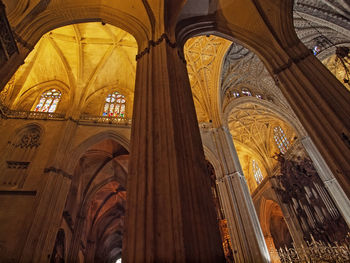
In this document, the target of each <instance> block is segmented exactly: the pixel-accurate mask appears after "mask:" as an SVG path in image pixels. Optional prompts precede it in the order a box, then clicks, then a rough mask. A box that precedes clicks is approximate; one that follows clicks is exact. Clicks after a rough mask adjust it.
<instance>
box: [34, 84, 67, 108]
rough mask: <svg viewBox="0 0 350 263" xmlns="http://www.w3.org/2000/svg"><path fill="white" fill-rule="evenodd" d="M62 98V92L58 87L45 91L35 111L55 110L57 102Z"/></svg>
mask: <svg viewBox="0 0 350 263" xmlns="http://www.w3.org/2000/svg"><path fill="white" fill-rule="evenodd" d="M60 99H61V92H60V91H59V90H57V89H50V90H48V91H45V92H44V93H43V94H42V95H41V97H40V100H39V102H38V104H37V105H36V107H35V109H34V111H40V112H55V110H56V108H57V104H58V103H59V101H60Z"/></svg>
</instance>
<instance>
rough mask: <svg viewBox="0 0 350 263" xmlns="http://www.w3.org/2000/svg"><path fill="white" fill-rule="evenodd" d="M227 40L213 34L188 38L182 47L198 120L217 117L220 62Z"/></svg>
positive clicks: (215, 118)
mask: <svg viewBox="0 0 350 263" xmlns="http://www.w3.org/2000/svg"><path fill="white" fill-rule="evenodd" d="M230 44H231V42H230V41H228V40H226V39H223V38H220V37H216V36H208V37H207V36H199V37H194V38H191V39H189V40H188V41H187V42H186V44H185V47H184V50H185V57H186V61H187V71H188V75H189V79H190V84H191V87H192V94H193V99H194V103H195V106H196V112H197V117H198V121H199V122H209V120H213V121H214V122H215V121H217V120H218V116H217V114H218V112H219V107H218V97H219V93H218V92H219V90H218V87H219V79H220V73H221V72H220V71H221V63H222V61H223V58H224V55H225V53H226V50H227V48H228V47H229V45H230Z"/></svg>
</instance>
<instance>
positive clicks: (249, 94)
mask: <svg viewBox="0 0 350 263" xmlns="http://www.w3.org/2000/svg"><path fill="white" fill-rule="evenodd" d="M242 94H243V95H244V96H252V93H251V92H250V91H249V89H247V88H243V89H242Z"/></svg>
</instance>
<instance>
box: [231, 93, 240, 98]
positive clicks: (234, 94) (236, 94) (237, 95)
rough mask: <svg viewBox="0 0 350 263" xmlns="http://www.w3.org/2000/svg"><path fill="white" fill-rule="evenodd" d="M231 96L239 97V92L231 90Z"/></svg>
mask: <svg viewBox="0 0 350 263" xmlns="http://www.w3.org/2000/svg"><path fill="white" fill-rule="evenodd" d="M231 94H232V96H233V97H234V98H238V97H239V92H238V91H232V93H231Z"/></svg>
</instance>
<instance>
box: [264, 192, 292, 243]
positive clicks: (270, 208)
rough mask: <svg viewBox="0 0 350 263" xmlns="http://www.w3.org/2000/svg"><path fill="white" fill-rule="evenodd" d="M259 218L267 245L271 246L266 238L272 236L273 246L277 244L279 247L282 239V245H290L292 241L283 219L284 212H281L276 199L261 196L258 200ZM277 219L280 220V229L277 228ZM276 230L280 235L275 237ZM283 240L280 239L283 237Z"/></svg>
mask: <svg viewBox="0 0 350 263" xmlns="http://www.w3.org/2000/svg"><path fill="white" fill-rule="evenodd" d="M259 219H260V225H261V229H262V231H263V234H264V236H265V240H266V243H267V245H268V246H269V245H270V246H271V245H272V244H269V243H271V240H268V239H269V238H271V237H272V239H273V241H272V242H273V246H274V247H275V246H278V247H277V248H279V247H281V244H282V243H283V241H284V242H285V244H284V245H286V246H290V245H291V242H292V238H291V234H290V232H289V229H288V225H287V223H286V221H285V219H284V214H283V212H282V209H281V207H280V206H279V205H278V203H277V202H276V200H271V199H266V198H264V197H263V198H262V200H261V202H260V212H259ZM278 221H281V222H280V229H275V228H278ZM278 230H281V232H284V233H281V236H279V237H277V236H276V235H277V234H278V233H277V232H278ZM288 234H289V235H288ZM283 237H284V240H281V239H283Z"/></svg>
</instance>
